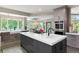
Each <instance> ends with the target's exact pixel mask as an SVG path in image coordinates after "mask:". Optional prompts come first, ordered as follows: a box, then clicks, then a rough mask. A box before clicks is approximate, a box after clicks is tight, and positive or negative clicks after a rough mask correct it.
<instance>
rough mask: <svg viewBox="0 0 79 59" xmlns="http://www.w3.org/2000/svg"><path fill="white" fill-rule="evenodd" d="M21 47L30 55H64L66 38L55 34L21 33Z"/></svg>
mask: <svg viewBox="0 0 79 59" xmlns="http://www.w3.org/2000/svg"><path fill="white" fill-rule="evenodd" d="M20 34H21V36H20V37H21V46H22V47H23V48H24V49H25V50H26V51H27V52H31V53H65V52H66V51H67V50H66V47H67V46H66V45H67V44H66V36H64V35H57V34H50V36H48V35H47V33H44V34H36V33H32V32H21V33H20Z"/></svg>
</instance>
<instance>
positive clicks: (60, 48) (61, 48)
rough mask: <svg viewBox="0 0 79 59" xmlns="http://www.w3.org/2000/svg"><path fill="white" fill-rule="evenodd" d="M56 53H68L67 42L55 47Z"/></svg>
mask: <svg viewBox="0 0 79 59" xmlns="http://www.w3.org/2000/svg"><path fill="white" fill-rule="evenodd" d="M55 49H56V53H65V52H67V46H66V40H63V41H61V42H59V43H57V44H56V45H55Z"/></svg>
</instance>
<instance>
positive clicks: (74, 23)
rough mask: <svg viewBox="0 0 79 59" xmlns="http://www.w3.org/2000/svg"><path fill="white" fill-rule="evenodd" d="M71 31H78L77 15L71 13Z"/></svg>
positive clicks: (78, 18)
mask: <svg viewBox="0 0 79 59" xmlns="http://www.w3.org/2000/svg"><path fill="white" fill-rule="evenodd" d="M71 24H72V27H73V31H76V32H79V15H71Z"/></svg>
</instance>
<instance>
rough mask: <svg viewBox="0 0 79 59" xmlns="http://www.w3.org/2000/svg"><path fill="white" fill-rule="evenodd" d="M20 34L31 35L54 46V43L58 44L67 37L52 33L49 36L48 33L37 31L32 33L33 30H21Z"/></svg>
mask: <svg viewBox="0 0 79 59" xmlns="http://www.w3.org/2000/svg"><path fill="white" fill-rule="evenodd" d="M20 34H22V35H25V36H28V37H31V38H33V39H35V40H38V41H41V42H43V43H46V44H48V45H51V46H53V45H54V44H56V43H58V42H60V41H62V40H64V39H65V38H66V36H64V35H57V34H50V36H48V35H47V33H44V34H36V33H32V32H20Z"/></svg>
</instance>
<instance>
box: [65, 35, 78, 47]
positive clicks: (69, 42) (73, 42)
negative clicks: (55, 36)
mask: <svg viewBox="0 0 79 59" xmlns="http://www.w3.org/2000/svg"><path fill="white" fill-rule="evenodd" d="M76 43H77V37H76V35H67V45H68V46H72V47H75V46H76Z"/></svg>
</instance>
